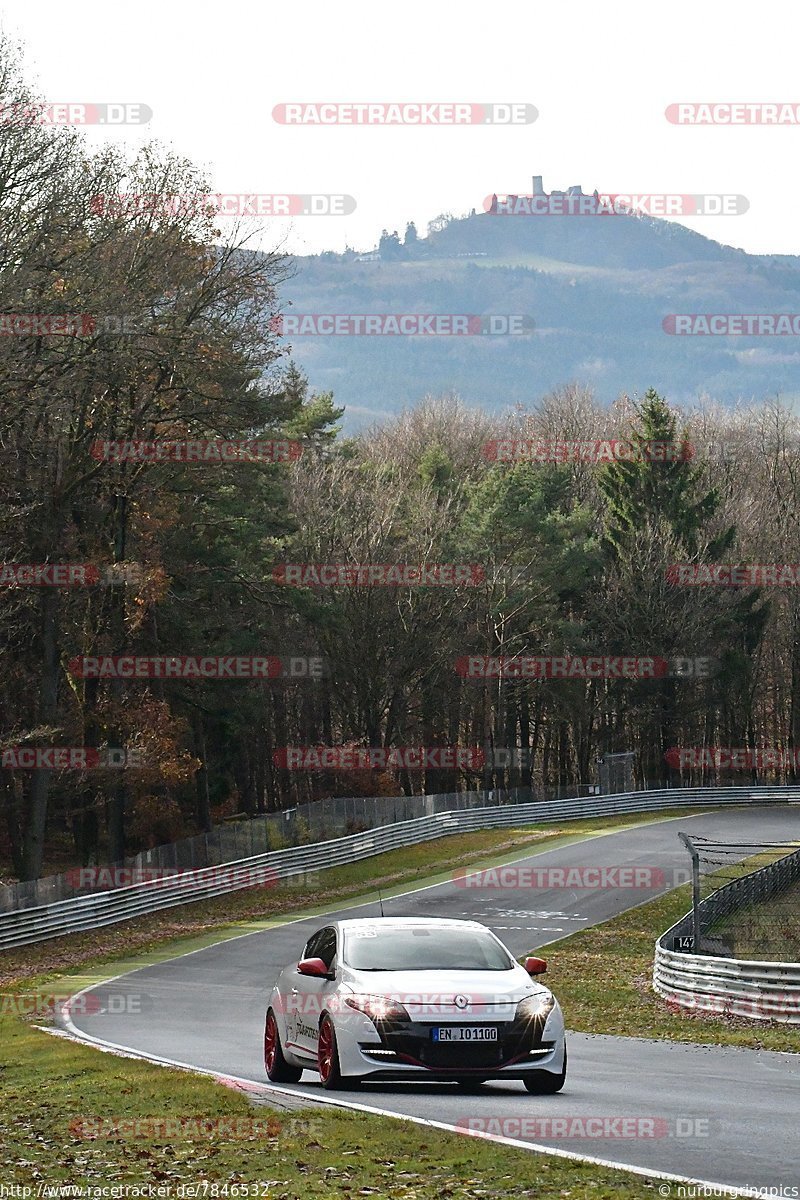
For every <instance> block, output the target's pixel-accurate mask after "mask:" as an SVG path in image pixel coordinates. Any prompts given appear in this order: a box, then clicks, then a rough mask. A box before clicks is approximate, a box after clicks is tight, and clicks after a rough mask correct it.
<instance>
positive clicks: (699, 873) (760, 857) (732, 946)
mask: <svg viewBox="0 0 800 1200" xmlns="http://www.w3.org/2000/svg"><path fill="white" fill-rule="evenodd" d="M680 837H681V840H682V841H683V842H684V844H685V846H686V848H687V850H688V851H689V853H690V855H691V858H692V880H693V896H692V922H691V926H689V924H688V923H687V929H686V932H685V933H684V935H683V936H684V939H685V940H684V943H683V945H682V946H680V947H675V948H676V949H677V948H681V949H685V950H691V951H694V953H697V954H710V955H714V956H717V957H725V958H737V959H752V960H763V961H775V962H797V961H800V841H796V842H764V841H754V842H719V841H714V840H712V839H710V838H703V837H689V836H688V835H686V834H681V835H680Z"/></svg>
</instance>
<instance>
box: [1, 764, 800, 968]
mask: <svg viewBox="0 0 800 1200" xmlns="http://www.w3.org/2000/svg"><path fill="white" fill-rule="evenodd" d="M776 800H793V801H795V802H798V801H800V788H796V787H795V788H793V787H778V788H742V787H731V788H673V789H669V788H667V789H663V790H659V791H651V792H626V793H624V794H621V795H617V796H592V797H589V798H585V799H572V800H555V801H547V802H544V803H542V802H538V803H521V804H507V803H497V804H495V805H493V806H489V807H483V808H476V809H471V810H465V811H459V812H452V811H451V812H441V813H435V814H434V815H432V816H426V817H418V818H416V819H415V820H412V821H401V822H399V823H397V824H393V825H385V826H382V827H380V828H376V829H371V830H369V831H367V832H366V833H356V834H351V835H350V836H349V837H342V838H336V839H333V840H331V841H326V842H316V843H314V844H311V845H306V846H293V847H291V848H290V849H287V850H273V851H270V852H268V853H266V854H259V855H255V856H254V857H251V858H246V859H242V860H241V861H239V862H236V863H226V864H224V865H223V866H218V867H205V868H202V869H200V870H197V871H185V872H182V873H180V874H178V875H175V876H172V877H170V876H167V877H165V878H161V879H153V880H148V881H146V882H144V883H136V884H132V885H130V886H128V887H121V888H115V889H114V890H113V891H109V892H102V893H99V894H97V893H96V894H93V895H89V896H80V897H78V898H76V899H73V900H62V901H59V902H57V903H54V904H46V905H42V906H39V907H37V908H28V909H23V910H21V911H19V912H7V913H0V950H6V949H9V948H11V947H14V946H25V945H29V944H31V943H33V942H40V941H45V940H46V939H48V938H53V937H59V936H61V935H62V934H66V933H75V932H79V931H81V930H88V929H96V928H100V927H101V926H103V925H113V924H115V923H116V922H118V921H127V920H129V919H130V918H131V917H136V916H140V915H141V914H142V913H150V912H158V911H159V910H161V909H166V908H171V907H174V906H175V905H178V904H187V903H191V902H193V901H199V900H206V899H208V898H209V897H211V896H218V895H223V894H225V893H228V892H234V891H238V890H241V889H242V888H248V887H254V886H257V885H258V884H259V883H262V884H267V885H269V884H270V883H273V882H276V881H277V880H279V879H291V877H292V876H296V875H298V874H300V873H302V872H304V871H319V870H324V869H325V868H326V867H334V866H341V865H342V864H345V863H352V862H358V861H360V860H361V859H365V858H370V857H371V856H372V855H375V854H383V853H385V852H386V851H388V850H396V849H400V848H402V847H404V846H412V845H416V844H418V843H420V842H426V841H431V840H432V839H434V838H438V837H443V836H446V835H447V834H451V833H461V832H467V831H470V830H475V829H496V828H502V827H509V826H515V825H519V824H526V825H529V824H543V823H550V822H552V821H576V820H580V819H581V818H582V817H593V816H608V815H614V814H616V813H631V812H657V811H659V810H661V809H665V808H681V807H698V806H701V807H705V806H707V805H725V804H728V805H730V804H753V803H763V802H765V801H766V802H774V801H776Z"/></svg>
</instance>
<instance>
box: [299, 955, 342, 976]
mask: <svg viewBox="0 0 800 1200" xmlns="http://www.w3.org/2000/svg"><path fill="white" fill-rule="evenodd" d="M297 970H298V971H299V972H300V974H301V975H311V976H312V977H313V978H314V979H332V978H333V976H332V975H331V972H330V971H329V970H328V968H327V967H326V965H325V963H324V962H323V961H322V959H321V958H301V959H300V962H299V963H298V964H297Z"/></svg>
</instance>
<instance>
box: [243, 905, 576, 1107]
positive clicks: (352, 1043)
mask: <svg viewBox="0 0 800 1200" xmlns="http://www.w3.org/2000/svg"><path fill="white" fill-rule="evenodd" d="M546 969H547V964H546V963H545V962H544V960H543V959H541V958H527V959H526V960H525V966H524V967H522V966H520V965H519V963H518V962H517V961H516V960H515V959H514V957H513V956H512V954H511V953H510V951H508V950H507V949H506V947H505V946H504V945H503V943H502V942H501V941H500V939H499V938H497V937H495V935H494V934H493V933H492V932H491V931H490V930H489V929H487V928H486V927H485V926H484V925H481V924H479V923H478V922H477V921H457V920H448V919H440V918H435V917H378V918H376V919H370V920H364V919H361V920H352V921H332V922H331V923H330V924H328V925H325V926H324V927H323V928H321V929H319V930H318V931H317V932H316V933H315V934H313V935H312V937H310V938H309V940H308V941H307V942H306V945H305V949H304V950H303V953H302V955H301V957H300V961H299V962H293V963H291V965H290V966H288V967H286V968H285V970H284V971H283V972H282V973H281V975H280V976H279V977H278V981H277V983H276V984H275V986H274V988H273V990H272V995H271V996H270V999H269V1006H268V1008H267V1021H266V1029H265V1033H264V1064H265V1066H266V1069H267V1075H268V1076H269V1078H270V1080H272V1081H273V1082H274V1083H297V1081H298V1080H299V1079H300V1077H301V1075H302V1073H303V1071H304V1070H305V1071H318V1072H319V1076H320V1079H321V1081H322V1085H323V1087H326V1088H344V1087H347V1086H349V1085H352V1084H355V1083H357V1082H358V1081H360V1080H362V1079H364V1080H384V1079H386V1080H388V1079H395V1080H396V1079H414V1078H424V1079H435V1080H455V1081H457V1082H458V1083H460V1084H462V1086H467V1087H469V1086H472V1087H475V1086H478V1085H479V1084H481V1083H483V1082H484V1080H486V1079H521V1080H522V1081H523V1082H524V1084H525V1087H526V1088H527V1089H528V1091H529V1092H535V1093H543V1092H557V1091H560V1089H561V1088H562V1087H563V1086H564V1080H565V1078H566V1074H567V1048H566V1042H565V1038H564V1018H563V1016H562V1013H561V1009H560V1008H559V1005H558V1001H557V1000H556V999H555V997H554V996H553V994H552V992H550V991H548V989H547V988H545V987H542V985H541V984H539V983H537V982H535V981H534V980H533V979H532V978H531V977H532V976H534V975H540V974H542V972H543V971H545V970H546Z"/></svg>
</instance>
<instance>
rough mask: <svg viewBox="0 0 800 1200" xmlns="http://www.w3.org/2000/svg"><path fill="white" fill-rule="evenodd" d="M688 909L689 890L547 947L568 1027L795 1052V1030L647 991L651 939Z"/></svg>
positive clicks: (798, 1044) (798, 1037) (798, 1041)
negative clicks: (694, 1007)
mask: <svg viewBox="0 0 800 1200" xmlns="http://www.w3.org/2000/svg"><path fill="white" fill-rule="evenodd" d="M691 903H692V901H691V888H690V887H689V886H688V885H685V886H683V887H679V888H676V889H675V891H673V892H669V893H668V894H667V895H666V896H661V897H659V898H658V899H657V900H651V901H649V902H648V903H647V904H642V905H640V906H639V907H638V908H633V909H629V910H628V911H627V912H625V913H622V915H621V916H619V917H614V918H613V919H612V920H611V921H606V922H605V923H604V924H603V925H596V926H594V927H593V928H592V929H586V930H583V931H582V932H581V933H576V934H573V935H572V936H571V937H569V938H564V939H563V940H561V941H558V942H553V943H552V944H551V945H549V946H548V947H547V950H546V951H545V952H544V953H545V954H546V956H547V959H548V974H547V976H546V982H547V984H548V986H549V987H552V989H553V991H554V992H555V993H556V995H557V996H558V999H559V1002H560V1004H561V1006H562V1008H563V1009H564V1014H565V1017H566V1021H567V1026H568V1028H569V1029H574V1030H577V1031H579V1032H583V1033H605V1034H616V1035H617V1036H619V1037H644V1038H663V1039H665V1040H669V1041H673V1042H699V1043H712V1044H715V1045H720V1046H744V1047H749V1048H751V1049H762V1050H789V1051H795V1052H798V1051H800V1030H799V1029H798V1028H797V1026H790V1025H785V1024H784V1025H781V1024H780V1023H779V1022H777V1021H757V1022H756V1021H751V1020H747V1019H746V1018H743V1017H733V1016H727V1015H719V1016H717V1015H713V1016H705V1015H702V1014H695V1013H691V1012H688V1011H687V1010H684V1009H678V1008H676V1007H675V1006H672V1005H670V1004H668V1003H667V1001H665V1000H663V999H662V998H661V997H660V996H658V995H656V993H655V992H654V991H653V987H652V982H651V981H652V974H653V955H654V944H655V940H656V938H657V937H659V936H660V935H661V934H662V933H664V932H665V931H666V930H667V929H669V928H670V926H671V925H674V924H675V922H676V921H677V920H678V919H679V918H680V917H682V916H683V915H684V913H686V912H687V911H688V910H689V909H690V908H691Z"/></svg>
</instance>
